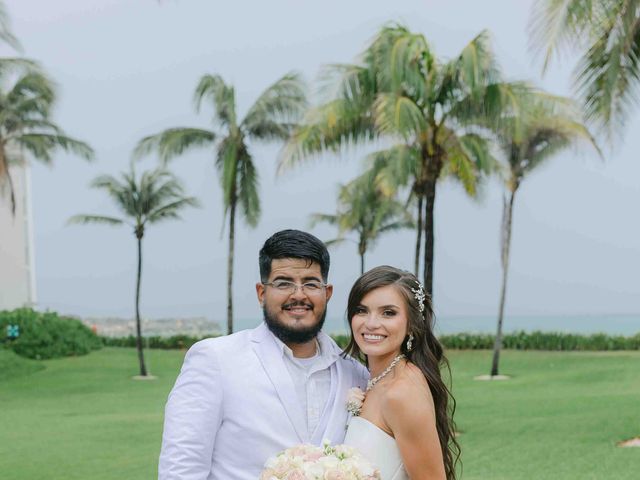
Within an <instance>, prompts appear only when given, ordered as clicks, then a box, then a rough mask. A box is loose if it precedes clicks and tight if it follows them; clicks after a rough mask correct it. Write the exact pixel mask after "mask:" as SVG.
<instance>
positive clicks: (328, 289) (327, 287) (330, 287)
mask: <svg viewBox="0 0 640 480" xmlns="http://www.w3.org/2000/svg"><path fill="white" fill-rule="evenodd" d="M325 290H326V292H327V302H328V301H329V299H330V298H331V295H333V285H331V284H330V283H329V284H327V286H326V287H325Z"/></svg>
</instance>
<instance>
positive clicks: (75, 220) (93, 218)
mask: <svg viewBox="0 0 640 480" xmlns="http://www.w3.org/2000/svg"><path fill="white" fill-rule="evenodd" d="M88 223H100V224H103V225H122V224H124V223H126V222H125V221H124V220H122V219H121V218H116V217H108V216H105V215H74V216H73V217H71V218H70V219H69V220H67V224H68V225H73V224H76V225H78V224H79V225H85V224H88Z"/></svg>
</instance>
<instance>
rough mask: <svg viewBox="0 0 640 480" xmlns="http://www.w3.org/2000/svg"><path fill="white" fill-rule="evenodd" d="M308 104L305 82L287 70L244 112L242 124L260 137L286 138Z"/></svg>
mask: <svg viewBox="0 0 640 480" xmlns="http://www.w3.org/2000/svg"><path fill="white" fill-rule="evenodd" d="M306 107H307V99H306V93H305V87H304V83H303V82H302V80H301V78H300V76H299V75H298V74H295V73H288V74H286V75H284V76H283V77H282V78H280V79H279V80H278V81H276V82H275V83H274V84H273V85H271V86H270V87H268V88H267V89H266V90H265V91H264V92H263V93H262V94H261V95H260V96H259V97H258V99H257V100H256V102H255V103H254V104H253V106H252V107H251V108H250V109H249V112H248V113H247V115H246V116H245V118H244V120H243V122H242V126H243V128H244V129H245V130H246V131H247V133H248V134H249V136H251V137H252V138H255V139H259V140H286V139H287V138H288V137H289V135H290V134H291V131H292V130H293V127H295V125H296V124H297V123H298V122H299V121H300V119H301V118H302V115H303V113H304V110H305V108H306Z"/></svg>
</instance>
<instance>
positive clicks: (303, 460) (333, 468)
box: [260, 441, 380, 480]
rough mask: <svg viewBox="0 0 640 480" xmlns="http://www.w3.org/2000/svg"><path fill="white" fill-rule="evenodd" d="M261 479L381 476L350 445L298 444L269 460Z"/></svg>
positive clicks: (362, 479)
mask: <svg viewBox="0 0 640 480" xmlns="http://www.w3.org/2000/svg"><path fill="white" fill-rule="evenodd" d="M264 466H265V469H264V470H263V471H262V474H261V475H260V480H380V472H378V470H376V469H375V468H374V467H373V465H371V464H370V463H369V462H368V461H367V460H366V459H365V458H363V457H362V456H361V455H360V454H359V453H358V452H357V451H356V450H355V449H354V448H352V447H349V446H347V445H335V446H331V445H330V444H329V442H326V441H325V442H324V443H323V444H322V447H316V446H313V445H298V446H295V447H292V448H288V449H286V450H285V451H284V452H280V453H279V454H278V455H276V456H275V457H271V458H270V459H269V460H267V462H266V463H265V465H264Z"/></svg>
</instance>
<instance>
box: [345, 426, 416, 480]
mask: <svg viewBox="0 0 640 480" xmlns="http://www.w3.org/2000/svg"><path fill="white" fill-rule="evenodd" d="M344 443H345V445H349V446H351V447H355V448H356V449H358V450H359V451H360V453H361V454H362V455H363V456H364V457H365V458H366V459H367V460H369V462H371V463H372V464H373V465H375V466H376V467H377V468H378V470H380V477H381V478H382V480H409V477H408V476H407V472H406V471H405V469H404V465H403V463H402V457H401V456H400V450H399V449H398V445H397V444H396V441H395V439H394V438H393V437H392V436H390V435H389V434H388V433H387V432H385V431H384V430H381V429H380V428H379V427H377V426H376V425H374V424H373V423H371V422H370V421H368V420H365V419H364V418H362V417H352V418H351V421H350V422H349V427H348V429H347V434H346V436H345V438H344Z"/></svg>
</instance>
